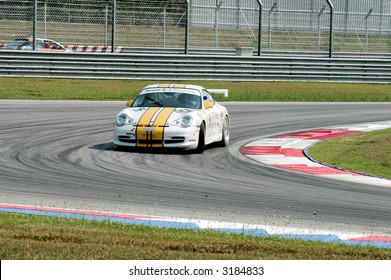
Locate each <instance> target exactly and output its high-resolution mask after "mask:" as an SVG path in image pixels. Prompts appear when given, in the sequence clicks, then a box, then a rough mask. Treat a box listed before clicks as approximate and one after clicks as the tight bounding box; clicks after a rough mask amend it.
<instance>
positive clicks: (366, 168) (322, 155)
mask: <svg viewBox="0 0 391 280" xmlns="http://www.w3.org/2000/svg"><path fill="white" fill-rule="evenodd" d="M309 153H310V155H311V157H313V158H315V159H316V160H318V161H320V162H324V163H327V164H329V165H332V166H337V167H340V168H343V169H346V170H350V171H356V172H362V173H365V174H371V175H376V176H380V177H385V178H389V179H391V129H386V130H379V131H372V132H365V133H360V134H353V135H349V136H344V137H339V138H334V139H330V140H326V141H322V142H320V143H317V144H315V145H314V146H312V147H311V148H310V149H309Z"/></svg>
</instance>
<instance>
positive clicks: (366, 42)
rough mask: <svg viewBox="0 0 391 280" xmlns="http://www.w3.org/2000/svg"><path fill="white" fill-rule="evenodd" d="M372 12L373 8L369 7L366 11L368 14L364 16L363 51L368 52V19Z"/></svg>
mask: <svg viewBox="0 0 391 280" xmlns="http://www.w3.org/2000/svg"><path fill="white" fill-rule="evenodd" d="M372 12H373V8H372V7H371V8H370V9H369V11H368V13H367V14H366V16H365V50H366V52H368V45H369V44H368V18H369V17H370V15H371V14H372Z"/></svg>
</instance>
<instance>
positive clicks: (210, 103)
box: [204, 101, 213, 109]
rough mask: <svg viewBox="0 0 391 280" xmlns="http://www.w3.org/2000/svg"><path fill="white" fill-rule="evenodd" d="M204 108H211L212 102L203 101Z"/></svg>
mask: <svg viewBox="0 0 391 280" xmlns="http://www.w3.org/2000/svg"><path fill="white" fill-rule="evenodd" d="M204 108H205V109H210V108H213V103H212V102H208V101H204Z"/></svg>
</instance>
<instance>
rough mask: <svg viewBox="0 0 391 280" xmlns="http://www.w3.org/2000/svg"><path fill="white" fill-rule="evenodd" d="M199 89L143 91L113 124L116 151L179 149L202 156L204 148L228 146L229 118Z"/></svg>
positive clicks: (168, 87)
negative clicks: (117, 149) (128, 149)
mask: <svg viewBox="0 0 391 280" xmlns="http://www.w3.org/2000/svg"><path fill="white" fill-rule="evenodd" d="M218 91H219V92H221V91H222V90H209V91H208V90H207V89H205V88H203V87H201V86H196V85H183V84H155V85H150V86H147V87H145V88H144V89H143V90H142V91H141V93H140V94H139V95H138V96H137V98H136V99H135V100H134V101H133V100H130V101H129V102H128V107H129V108H126V109H124V110H122V111H121V112H119V113H118V114H117V116H116V117H115V120H114V145H115V147H116V148H123V147H141V148H180V149H196V151H197V152H198V153H203V152H204V150H205V145H208V144H211V143H214V142H217V143H219V144H220V145H221V146H223V147H225V146H227V145H228V142H229V115H228V112H227V109H226V108H225V107H224V106H222V105H220V104H219V103H217V102H216V101H215V100H214V98H213V97H212V95H211V93H214V92H218Z"/></svg>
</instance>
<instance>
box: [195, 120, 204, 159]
mask: <svg viewBox="0 0 391 280" xmlns="http://www.w3.org/2000/svg"><path fill="white" fill-rule="evenodd" d="M204 151H205V124H204V123H202V124H201V126H200V133H199V135H198V146H197V148H196V152H197V153H198V154H202V153H203V152H204Z"/></svg>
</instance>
